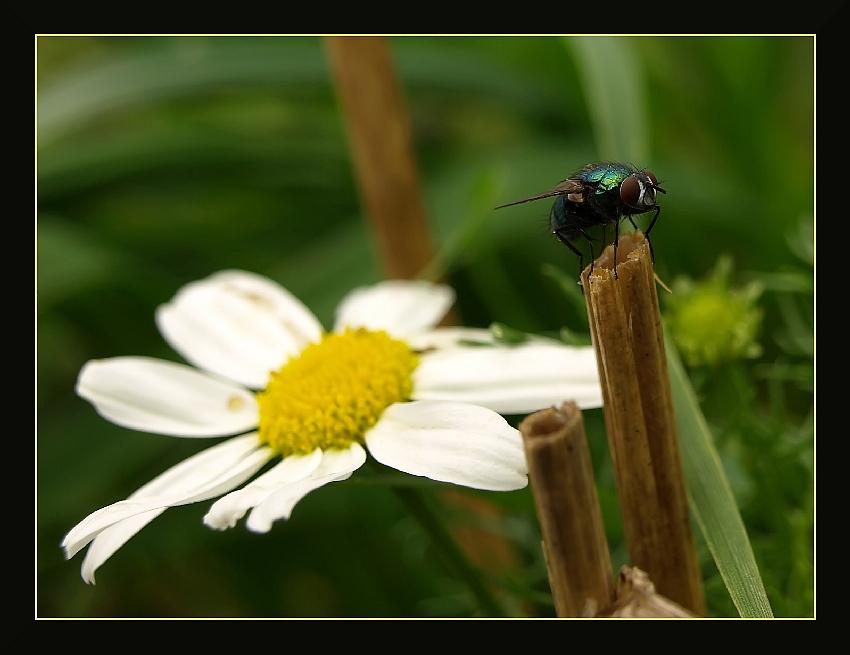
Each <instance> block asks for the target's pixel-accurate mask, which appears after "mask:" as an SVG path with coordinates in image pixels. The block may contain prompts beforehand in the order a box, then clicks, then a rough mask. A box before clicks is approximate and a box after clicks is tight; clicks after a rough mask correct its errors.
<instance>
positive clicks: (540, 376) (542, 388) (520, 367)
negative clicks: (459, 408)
mask: <svg viewBox="0 0 850 655" xmlns="http://www.w3.org/2000/svg"><path fill="white" fill-rule="evenodd" d="M413 383H414V390H413V398H414V399H417V400H426V399H427V400H451V401H456V402H469V403H473V404H476V405H482V406H483V407H489V408H490V409H492V410H494V411H497V412H501V413H504V414H522V413H528V412H533V411H536V410H538V409H543V408H544V407H550V406H552V405H558V404H560V403H562V402H564V401H565V400H575V401H576V403H577V404H578V405H579V407H581V408H583V409H587V408H590V407H601V406H602V388H601V386H600V384H599V373H598V370H597V366H596V354H595V353H594V351H593V349H592V348H590V347H589V346H588V347H575V346H564V345H560V344H551V343H538V342H533V343H525V344H520V345H516V346H495V347H492V348H487V347H480V348H475V347H471V348H450V349H448V350H443V351H435V352H429V353H424V354H423V355H421V358H420V362H419V366H418V367H417V369H416V370H415V371H414V372H413Z"/></svg>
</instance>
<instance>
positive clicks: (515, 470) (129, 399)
mask: <svg viewBox="0 0 850 655" xmlns="http://www.w3.org/2000/svg"><path fill="white" fill-rule="evenodd" d="M453 302H454V292H453V291H452V290H451V288H449V287H447V286H444V285H435V284H430V283H427V282H422V281H402V280H392V281H386V282H382V283H379V284H376V285H374V286H372V287H366V288H360V289H356V290H354V291H353V292H351V293H350V294H349V295H348V296H347V297H346V298H345V299H344V300H343V301H342V303H341V304H340V306H339V308H338V309H337V314H336V325H335V327H334V330H333V331H332V332H325V331H324V330H323V329H322V326H321V324H320V323H319V321H318V319H317V318H316V317H315V316H314V315H313V313H312V312H311V311H310V310H309V309H307V307H306V306H305V305H304V304H302V303H301V302H300V301H299V300H298V299H297V298H295V297H294V296H293V295H292V294H290V293H289V292H288V291H287V290H286V289H284V288H282V287H281V286H279V285H278V284H276V283H275V282H273V281H271V280H269V279H267V278H264V277H262V276H259V275H255V274H252V273H246V272H243V271H223V272H220V273H216V274H214V275H212V276H210V277H208V278H206V279H204V280H201V281H198V282H194V283H192V284H189V285H187V286H185V287H184V288H182V289H181V290H180V291H179V292H178V293H177V295H176V296H175V297H174V299H173V300H172V301H171V302H170V303H168V304H166V305H163V306H161V307H160V308H159V309H158V310H157V314H156V321H157V325H158V327H159V329H160V331H161V332H162V334H163V336H164V337H165V339H166V340H167V341H168V343H169V344H170V345H171V346H172V347H173V348H174V349H175V350H176V351H177V352H178V353H180V354H181V355H182V356H183V357H184V358H185V359H186V360H187V361H188V362H190V363H191V364H193V365H194V367H196V368H193V367H191V366H186V365H183V364H176V363H173V362H168V361H163V360H157V359H151V358H146V357H115V358H111V359H104V360H93V361H90V362H88V363H86V364H85V366H83V369H82V370H81V371H80V375H79V379H78V380H77V393H78V394H79V395H80V396H82V397H83V398H85V399H86V400H88V401H89V402H91V403H92V404H93V405H94V406H95V408H96V409H97V411H98V412H99V413H100V414H101V415H102V416H103V417H104V418H106V419H108V420H109V421H112V422H113V423H116V424H118V425H122V426H124V427H128V428H132V429H135V430H142V431H145V432H153V433H159V434H166V435H171V436H177V437H218V436H227V435H239V436H235V437H232V438H231V439H229V440H226V441H224V442H221V443H218V444H216V445H215V446H212V447H211V448H208V449H206V450H204V451H202V452H200V453H198V454H197V455H194V456H193V457H190V458H189V459H187V460H185V461H183V462H181V463H180V464H177V465H176V466H174V467H173V468H171V469H169V470H168V471H166V472H165V473H163V474H162V475H160V476H158V477H157V478H155V479H154V480H152V481H151V482H149V483H148V484H146V485H144V486H143V487H142V488H140V489H139V490H137V491H136V492H135V493H133V494H132V495H131V496H129V497H128V498H127V499H126V500H122V501H120V502H117V503H114V504H112V505H109V506H108V507H104V508H102V509H100V510H98V511H96V512H94V513H92V514H90V515H89V516H88V517H86V518H85V519H84V520H83V521H82V522H80V523H79V524H78V525H77V526H76V527H74V528H73V529H72V530H71V531H70V532H69V533H68V535H67V536H66V537H65V539H64V540H63V542H62V547H63V548H64V550H65V555H66V557H68V558H70V557H73V556H74V555H75V554H76V553H77V552H79V551H80V550H81V549H82V548H84V547H85V546H86V545H89V544H91V545H90V547H89V549H88V552H87V553H86V557H85V559H84V561H83V564H82V577H83V579H84V580H85V581H86V582H88V583H94V573H95V571H96V570H97V568H98V567H99V566H100V565H101V564H103V563H104V562H105V561H106V560H107V559H108V558H109V557H110V556H111V555H112V554H113V553H114V552H115V551H116V550H117V549H118V548H120V547H121V546H122V545H123V544H124V543H125V542H126V541H127V540H128V539H129V538H130V537H132V536H133V535H134V534H136V532H138V531H139V530H140V529H141V528H143V527H144V526H145V525H147V524H148V523H149V522H150V521H152V520H153V519H154V518H156V517H157V516H159V515H160V514H161V513H162V512H163V511H165V509H166V508H168V507H175V506H177V505H185V504H188V503H196V502H199V501H204V500H208V499H211V498H215V497H217V496H222V494H224V495H223V496H222V497H221V498H219V500H217V501H216V502H215V503H213V505H212V507H211V508H210V510H209V512H208V513H207V514H206V516H205V517H204V523H206V524H207V525H208V526H210V527H212V528H216V529H225V528H228V527H232V526H234V525H235V524H236V522H237V521H238V520H239V519H240V518H242V517H243V516H244V515H245V514H246V513H248V512H250V514H249V515H248V519H247V521H246V525H247V527H248V529H250V530H253V531H255V532H266V531H268V530H269V529H270V528H271V525H272V523H273V522H274V521H276V520H279V519H286V518H289V516H290V514H291V513H292V509H293V507H294V506H295V505H296V503H297V502H298V501H299V500H301V499H302V498H303V497H304V496H306V495H307V494H308V493H309V492H311V491H313V490H314V489H318V488H319V487H321V486H323V485H325V484H327V483H329V482H336V481H339V480H345V479H346V478H348V477H350V476H351V474H352V473H353V472H354V471H355V470H357V469H358V468H359V467H360V466H361V465H362V464H363V463H364V462H365V461H366V450H368V452H369V454H371V456H372V457H374V458H375V459H376V460H377V461H378V462H381V463H382V464H385V465H386V466H390V467H393V468H395V469H398V470H399V471H403V472H405V473H410V474H412V475H418V476H425V477H428V478H431V479H433V480H438V481H441V482H450V483H454V484H458V485H463V486H467V487H471V488H474V489H485V490H493V491H508V490H513V489H520V488H522V487H525V486H526V484H527V483H528V477H527V471H526V465H525V457H524V452H523V445H522V440H521V438H520V435H519V433H518V432H517V430H515V429H514V428H512V427H511V426H510V425H508V423H507V422H506V421H505V420H504V419H503V418H502V417H501V416H500V415H499V413H497V412H501V413H528V412H532V411H536V410H538V409H541V408H544V407H548V406H550V405H553V404H556V403H560V402H562V401H564V400H570V399H571V400H575V401H576V402H577V403H578V404H579V405H580V406H582V407H585V408H587V407H599V406H601V405H602V392H601V389H600V385H599V378H598V374H597V368H596V357H595V354H594V352H593V350H592V349H591V348H589V347H585V348H576V347H570V346H564V345H562V344H560V343H558V342H554V341H548V340H544V339H533V340H530V341H528V342H526V343H523V344H520V345H514V346H504V345H500V344H497V343H495V342H494V340H493V339H492V337H491V336H490V335H489V333H488V332H487V331H486V330H475V329H469V328H442V329H441V328H435V327H434V326H436V325H437V323H438V322H439V321H440V320H441V319H442V317H443V316H444V315H445V313H446V312H447V311H448V309H449V307H450V306H451V304H452V303H453ZM464 340H473V341H479V342H484V343H485V346H484V347H481V346H478V347H476V346H471V345H463V343H464ZM252 389H253V390H259V391H251V390H252ZM364 447H365V448H364ZM275 458H280V461H279V462H278V463H277V464H276V465H275V466H273V467H272V468H271V469H269V470H268V471H266V472H265V473H263V474H262V475H260V476H259V477H257V478H256V479H254V480H253V481H251V482H250V483H249V484H247V485H246V486H244V487H242V488H241V489H237V487H239V486H240V485H242V484H243V483H244V482H246V481H247V480H249V479H250V478H251V477H252V476H253V475H254V474H256V473H257V472H258V471H259V470H260V469H261V468H262V467H263V466H264V465H265V464H266V463H267V462H269V461H270V460H272V459H275Z"/></svg>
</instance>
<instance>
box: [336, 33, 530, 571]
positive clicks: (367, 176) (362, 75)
mask: <svg viewBox="0 0 850 655" xmlns="http://www.w3.org/2000/svg"><path fill="white" fill-rule="evenodd" d="M325 45H326V46H327V51H328V56H329V59H330V63H331V68H332V70H333V73H334V77H335V81H336V90H337V93H338V94H339V99H340V102H341V104H342V109H343V117H344V119H345V123H346V128H347V130H348V137H349V141H350V142H351V149H352V152H353V156H354V164H355V170H356V176H357V183H358V186H359V188H360V194H361V198H362V200H363V204H364V205H365V208H366V214H367V215H368V217H369V221H370V223H371V226H372V233H373V234H374V235H375V239H376V242H377V247H378V256H379V258H380V260H381V263H382V265H383V272H384V276H385V277H386V278H389V279H393V278H397V279H412V278H414V277H416V276H417V275H418V274H419V273H420V272H421V271H423V270H424V269H425V267H426V266H427V265H428V264H429V263H430V262H431V260H432V259H433V258H434V249H433V242H432V239H431V234H430V231H429V227H428V221H427V218H426V213H425V206H424V203H423V200H422V192H421V190H420V187H419V175H418V172H417V166H416V157H415V156H414V147H413V131H412V127H411V122H410V117H409V114H408V111H407V106H406V103H405V101H404V97H403V94H402V90H401V87H400V86H399V84H398V81H397V79H396V75H395V70H394V67H393V63H392V57H391V53H390V49H389V46H388V43H387V40H386V39H385V38H384V37H380V36H355V37H352V36H328V37H325ZM454 323H456V320H455V314H454V312H453V311H451V312H450V313H449V314H448V315H447V316H446V318H445V319H443V322H442V324H443V325H452V324H454ZM442 497H443V499H444V500H445V501H447V502H448V503H450V504H451V505H452V506H454V507H456V508H460V509H462V510H463V511H465V512H467V513H472V514H475V515H477V517H478V518H480V519H481V520H482V521H485V522H486V519H487V518H489V517H492V516H494V515H499V514H501V508H500V507H499V506H498V505H496V504H494V503H492V502H490V501H488V500H485V499H483V498H477V497H475V496H470V495H469V494H465V493H461V492H457V491H447V492H445V493H444V494H442ZM453 535H454V537H455V539H457V541H458V543H459V544H460V545H461V547H462V548H463V549H464V551H465V552H466V553H467V555H468V556H469V558H470V560H472V561H473V562H474V563H475V564H476V565H477V566H480V567H481V568H483V569H485V570H488V571H490V572H492V573H494V574H497V575H498V574H501V573H504V570H505V569H506V568H507V567H510V566H514V567H516V566H519V565H520V563H521V562H520V557H519V555H518V554H517V552H516V549H515V547H514V545H513V544H512V543H511V542H510V541H508V540H507V539H504V538H503V537H502V536H501V535H498V534H496V533H494V532H491V531H487V530H484V529H477V528H476V527H474V526H471V525H470V524H469V522H467V524H465V525H461V526H460V527H455V528H453Z"/></svg>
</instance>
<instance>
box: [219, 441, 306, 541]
mask: <svg viewBox="0 0 850 655" xmlns="http://www.w3.org/2000/svg"><path fill="white" fill-rule="evenodd" d="M321 462H322V451H321V450H319V449H318V448H317V449H316V450H314V451H313V452H312V453H310V454H309V455H290V456H289V457H287V458H286V459H284V460H283V461H282V462H280V463H279V464H277V465H276V466H274V467H273V468H271V469H270V470H268V471H267V472H265V473H263V474H262V475H261V476H260V477H258V478H257V479H256V480H252V481H251V484H249V485H246V486H245V487H243V488H242V489H237V490H236V491H231V492H230V493H229V494H227V495H226V496H223V497H221V498H219V499H218V500H217V501H215V502H214V503H213V505H212V507H210V511H209V512H207V514H206V516H204V523H205V524H206V525H208V526H209V527H211V528H214V529H216V530H224V529H226V528H232V527H233V526H234V525H236V522H237V521H238V520H239V519H241V518H242V517H243V516H245V512H247V511H248V510H249V509H251V508H252V507H256V506H257V505H259V504H260V503H261V502H263V501H264V500H265V499H266V498H268V497H269V496H271V495H272V494H273V493H274V492H275V491H277V490H278V489H280V488H281V487H285V486H287V485H290V484H292V483H293V482H297V481H298V480H301V479H303V478H305V477H307V476H308V475H310V474H311V473H313V471H315V470H316V468H317V467H318V466H319V464H321Z"/></svg>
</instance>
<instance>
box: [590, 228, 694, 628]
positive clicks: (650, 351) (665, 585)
mask: <svg viewBox="0 0 850 655" xmlns="http://www.w3.org/2000/svg"><path fill="white" fill-rule="evenodd" d="M617 259H618V263H617V275H618V278H619V279H617V278H615V277H614V270H613V261H612V260H613V248H612V247H611V246H609V247H608V248H606V250H605V252H604V253H603V254H602V256H601V257H600V258H599V259H598V260H596V262H594V264H593V272H592V274H591V273H590V268H591V267H588V268H587V269H585V270H584V272H583V273H582V285H583V287H584V291H585V300H586V303H587V310H588V316H589V318H590V328H591V336H592V339H593V345H594V348H595V350H596V357H597V361H598V364H599V372H600V381H601V383H602V393H603V400H604V414H605V423H606V428H607V432H608V444H609V448H610V451H611V459H612V462H613V464H614V470H615V476H616V481H617V490H618V494H619V497H620V506H621V509H622V513H623V526H624V530H625V535H626V542H627V545H628V549H629V555H630V558H631V562H632V564H633V565H634V566H637V567H640V568H641V569H643V570H644V571H646V572H647V573H648V574H649V576H650V577H651V578H652V580H653V581H654V583H655V586H656V587H657V588H658V590H659V593H661V594H663V595H664V596H666V597H667V598H669V599H671V600H672V601H674V602H676V603H678V604H680V605H682V606H683V607H685V608H687V609H688V610H690V611H691V612H693V613H695V614H697V615H699V616H704V615H705V611H706V609H705V597H704V592H703V586H702V577H701V575H700V570H699V563H698V561H697V555H696V549H695V546H694V539H693V532H692V530H691V522H690V515H689V512H688V501H687V490H686V486H685V476H684V471H683V468H682V457H681V453H680V449H679V435H678V430H677V427H676V417H675V414H674V411H673V399H672V393H671V390H670V381H669V376H668V373H667V359H666V356H665V353H664V334H663V330H662V326H661V313H660V310H659V307H658V294H657V292H656V287H655V273H654V270H653V267H652V261H651V255H650V250H649V245H648V243H647V241H646V239H645V238H644V236H643V234H641V233H640V231H637V232H635V233H634V234H626V235H623V236H622V237H620V241H619V242H618V248H617Z"/></svg>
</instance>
